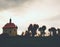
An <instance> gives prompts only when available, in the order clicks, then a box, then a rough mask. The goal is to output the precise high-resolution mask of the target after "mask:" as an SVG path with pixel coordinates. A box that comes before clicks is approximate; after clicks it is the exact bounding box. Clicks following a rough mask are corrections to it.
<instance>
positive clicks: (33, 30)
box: [28, 24, 39, 37]
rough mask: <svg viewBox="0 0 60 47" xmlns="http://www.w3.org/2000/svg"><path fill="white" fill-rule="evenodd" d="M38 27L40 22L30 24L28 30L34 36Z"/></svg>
mask: <svg viewBox="0 0 60 47" xmlns="http://www.w3.org/2000/svg"><path fill="white" fill-rule="evenodd" d="M38 28H39V25H38V24H34V25H32V24H30V25H29V27H28V32H30V31H31V33H32V36H33V37H34V35H35V34H36V31H37V29H38Z"/></svg>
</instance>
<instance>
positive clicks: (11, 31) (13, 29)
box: [3, 19, 18, 36]
mask: <svg viewBox="0 0 60 47" xmlns="http://www.w3.org/2000/svg"><path fill="white" fill-rule="evenodd" d="M11 21H12V20H11V19H10V21H9V23H7V24H6V25H5V26H4V27H3V34H5V33H6V34H8V35H9V36H16V35H17V28H18V27H17V26H16V25H15V24H14V23H12V22H11Z"/></svg>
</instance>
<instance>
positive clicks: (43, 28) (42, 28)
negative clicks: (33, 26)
mask: <svg viewBox="0 0 60 47" xmlns="http://www.w3.org/2000/svg"><path fill="white" fill-rule="evenodd" d="M45 30H46V26H45V25H44V26H42V27H40V28H39V31H40V32H41V36H42V35H43V36H44V35H45Z"/></svg>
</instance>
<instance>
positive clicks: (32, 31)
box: [22, 24, 60, 37]
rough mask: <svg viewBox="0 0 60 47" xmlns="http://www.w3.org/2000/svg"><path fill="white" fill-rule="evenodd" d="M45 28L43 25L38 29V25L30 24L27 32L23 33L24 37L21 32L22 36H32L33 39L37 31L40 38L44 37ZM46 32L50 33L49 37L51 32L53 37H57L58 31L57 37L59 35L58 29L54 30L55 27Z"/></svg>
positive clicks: (59, 30)
mask: <svg viewBox="0 0 60 47" xmlns="http://www.w3.org/2000/svg"><path fill="white" fill-rule="evenodd" d="M46 29H47V28H46V26H45V25H43V26H42V27H39V25H38V24H34V25H32V24H30V25H29V27H28V30H27V31H26V32H25V35H24V32H22V36H32V37H34V36H35V35H36V34H37V30H38V31H40V33H41V35H40V36H44V35H45V30H46ZM48 31H49V32H50V36H51V32H53V36H56V35H57V33H56V32H57V31H58V35H59V34H60V29H59V28H58V29H56V28H55V27H51V28H49V29H48Z"/></svg>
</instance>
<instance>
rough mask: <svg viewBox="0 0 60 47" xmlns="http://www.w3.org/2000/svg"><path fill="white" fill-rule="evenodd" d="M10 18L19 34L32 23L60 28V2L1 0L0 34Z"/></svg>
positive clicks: (49, 0) (56, 0)
mask: <svg viewBox="0 0 60 47" xmlns="http://www.w3.org/2000/svg"><path fill="white" fill-rule="evenodd" d="M10 18H11V19H12V22H13V23H15V24H16V25H17V26H18V34H21V32H22V31H25V30H27V27H28V26H29V24H30V23H32V24H34V23H37V24H39V26H40V27H41V26H42V25H46V26H47V28H50V27H56V28H60V0H0V33H2V27H3V26H4V25H5V24H6V23H8V22H9V19H10Z"/></svg>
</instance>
